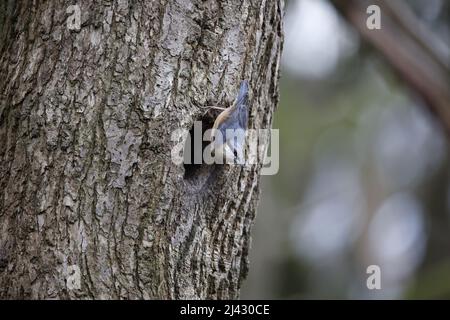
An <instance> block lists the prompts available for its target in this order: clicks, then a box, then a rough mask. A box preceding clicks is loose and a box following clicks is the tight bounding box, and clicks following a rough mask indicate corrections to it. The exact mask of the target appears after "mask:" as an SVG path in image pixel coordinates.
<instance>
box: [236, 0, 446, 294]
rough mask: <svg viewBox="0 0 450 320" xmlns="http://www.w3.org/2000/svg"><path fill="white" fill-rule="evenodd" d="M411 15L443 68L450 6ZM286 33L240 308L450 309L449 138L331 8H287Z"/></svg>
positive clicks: (308, 0)
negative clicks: (272, 159)
mask: <svg viewBox="0 0 450 320" xmlns="http://www.w3.org/2000/svg"><path fill="white" fill-rule="evenodd" d="M406 3H407V4H408V5H409V6H410V7H411V9H412V10H413V12H414V13H415V14H416V16H417V18H418V19H419V20H420V21H421V23H423V24H424V25H426V26H427V27H428V28H429V29H430V30H432V31H433V34H434V36H435V37H436V38H438V39H439V41H438V42H439V45H440V47H441V48H440V49H441V50H443V51H444V54H445V56H446V57H448V56H449V52H450V50H449V47H450V42H449V39H450V36H449V24H450V19H449V8H450V1H446V0H408V1H406ZM381 19H382V23H383V12H382V18H381ZM284 27H285V43H284V53H283V59H282V67H283V73H282V78H281V100H280V105H279V108H278V110H277V111H276V113H275V121H274V125H273V127H274V128H278V129H279V130H280V171H279V173H278V174H277V175H275V176H264V177H262V194H261V201H260V206H259V210H258V214H257V217H256V222H255V226H254V227H253V243H252V249H251V253H250V263H251V265H250V273H249V276H248V278H247V280H246V281H245V282H244V285H243V289H242V292H241V298H243V299H246V298H248V299H258V298H260V299H291V298H292V299H298V298H302V299H303V298H319V299H328V298H342V299H349V298H387V299H398V298H447V299H450V171H449V168H450V157H449V155H450V154H449V152H450V148H449V143H448V137H447V136H446V135H447V133H446V132H445V129H444V127H443V126H441V123H440V122H439V120H438V119H437V118H436V117H435V116H434V115H433V114H432V113H431V112H429V109H428V108H426V107H424V102H423V101H422V100H421V98H420V97H419V96H418V95H416V94H415V93H414V91H413V90H410V89H409V88H408V86H406V85H405V83H404V82H403V81H402V80H401V78H399V77H397V76H396V74H394V72H393V70H392V68H391V67H390V66H389V65H388V64H387V63H386V61H385V59H384V58H383V56H382V55H381V54H380V53H379V52H377V50H375V49H374V48H373V47H372V46H371V45H369V44H368V43H367V42H365V41H364V40H363V39H362V38H361V37H360V35H359V34H358V33H357V32H356V30H355V29H354V28H353V27H352V26H351V25H350V24H348V23H347V22H346V20H344V19H343V18H342V16H340V15H339V13H338V12H337V11H336V9H335V8H334V7H333V5H332V4H331V3H330V2H329V1H327V0H291V1H288V2H287V3H286V16H285V26H284ZM447 61H448V60H447ZM372 264H375V265H379V266H380V268H381V290H369V289H367V287H366V279H367V277H368V274H366V268H367V267H368V266H369V265H372Z"/></svg>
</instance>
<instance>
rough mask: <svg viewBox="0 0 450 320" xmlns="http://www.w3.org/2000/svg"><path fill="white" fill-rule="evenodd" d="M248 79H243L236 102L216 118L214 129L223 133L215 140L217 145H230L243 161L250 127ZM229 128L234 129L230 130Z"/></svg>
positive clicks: (231, 149) (232, 150)
mask: <svg viewBox="0 0 450 320" xmlns="http://www.w3.org/2000/svg"><path fill="white" fill-rule="evenodd" d="M247 101H248V81H247V80H243V81H242V82H241V86H240V88H239V93H238V96H237V98H236V102H235V103H234V104H233V105H232V106H230V107H229V108H227V109H225V110H224V111H222V112H221V113H220V114H219V116H218V117H217V118H216V121H215V122H214V125H213V130H214V129H217V130H219V131H220V133H221V135H222V139H221V141H215V145H216V147H228V148H230V151H231V152H233V153H234V152H236V153H237V155H238V158H239V159H238V160H239V161H242V160H243V159H242V156H243V148H244V141H245V131H246V130H247V127H248V108H247ZM227 130H233V131H228V132H227Z"/></svg>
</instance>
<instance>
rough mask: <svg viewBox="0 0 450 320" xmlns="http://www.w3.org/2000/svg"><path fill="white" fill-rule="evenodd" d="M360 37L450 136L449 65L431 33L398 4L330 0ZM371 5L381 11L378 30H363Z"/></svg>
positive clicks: (437, 41)
mask: <svg viewBox="0 0 450 320" xmlns="http://www.w3.org/2000/svg"><path fill="white" fill-rule="evenodd" d="M331 2H332V3H333V4H334V6H335V7H336V8H337V10H338V11H339V12H340V13H341V14H342V15H343V16H344V18H345V19H346V20H347V21H348V22H349V23H351V24H352V25H353V26H354V27H355V28H356V29H357V30H358V32H359V33H360V34H361V36H362V37H363V38H364V39H365V40H366V41H368V42H369V43H371V44H372V45H373V46H374V47H375V48H376V49H377V50H378V51H379V52H380V53H381V54H382V55H383V56H384V57H385V59H386V60H387V61H388V62H389V64H390V65H391V66H392V67H393V69H394V70H395V71H396V72H397V74H398V75H399V76H400V77H401V78H402V79H403V80H404V81H405V82H406V84H408V85H409V87H410V88H411V89H413V91H415V92H416V93H418V94H419V95H420V96H421V97H422V98H423V99H424V100H425V102H426V104H427V106H428V107H429V108H430V109H431V110H432V111H433V112H434V113H435V114H436V115H437V116H438V117H439V119H440V120H441V121H442V123H443V124H444V125H445V127H446V129H447V133H450V90H449V88H450V81H449V70H450V69H449V61H448V56H446V54H445V53H443V51H441V50H440V48H441V47H440V45H441V43H440V42H439V39H437V38H436V37H434V35H433V33H432V32H431V30H428V29H427V28H426V26H425V25H424V24H422V23H421V21H420V20H419V19H418V18H417V17H416V16H415V15H414V13H413V12H412V10H411V9H410V8H409V7H408V5H407V4H406V3H404V2H403V1H401V0H397V1H388V0H371V1H370V3H369V2H368V1H361V0H359V1H357V0H331ZM370 4H377V5H378V6H380V8H381V11H382V13H381V29H379V30H369V29H368V28H367V26H366V20H367V18H368V14H367V13H366V9H367V7H368V6H369V5H370Z"/></svg>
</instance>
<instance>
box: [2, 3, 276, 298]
mask: <svg viewBox="0 0 450 320" xmlns="http://www.w3.org/2000/svg"><path fill="white" fill-rule="evenodd" d="M70 5H78V6H79V8H80V12H81V26H80V28H79V29H73V28H68V26H67V20H68V18H70V16H71V14H72V13H71V12H70V11H69V12H68V11H67V8H68V7H69V6H70ZM282 15H283V3H282V2H280V1H279V0H207V1H203V0H170V1H167V0H166V1H164V0H161V1H147V0H145V1H144V0H142V1H140V0H134V1H133V0H128V1H127V0H117V1H87V0H86V1H84V0H83V1H82V0H79V1H61V0H52V1H28V0H17V1H11V0H9V1H2V2H1V4H0V72H1V78H0V94H1V100H0V161H1V163H0V298H2V299H11V298H18V299H22V298H23V299H188V298H190V299H203V298H208V299H227V298H228V299H229V298H231V299H234V298H238V297H239V288H240V286H241V283H242V280H243V279H244V278H245V276H246V274H247V271H248V265H249V262H248V251H249V246H250V229H251V225H252V223H253V220H254V218H255V210H256V205H257V199H258V195H259V187H258V183H259V173H260V169H261V165H252V166H249V167H241V166H229V165H222V166H220V165H212V166H207V165H201V166H199V168H197V167H195V168H191V167H185V166H183V164H181V165H177V164H175V163H174V162H173V161H172V159H171V150H172V148H173V146H174V144H175V142H174V141H172V140H171V134H172V132H173V131H174V130H176V129H187V130H190V129H191V127H192V125H193V122H194V121H196V120H202V121H204V123H205V124H207V123H209V124H210V123H211V121H213V120H214V118H213V117H211V119H208V118H207V117H208V116H205V109H202V108H201V107H203V106H207V105H211V104H216V103H228V102H231V101H232V100H233V98H234V97H235V95H236V92H237V89H238V86H239V83H240V81H241V80H242V79H244V78H246V79H249V82H250V96H249V110H250V111H249V128H253V129H259V128H270V127H271V124H272V115H273V112H274V110H275V108H276V105H277V103H278V78H279V62H280V52H281V48H282ZM223 94H225V95H224V97H225V98H224V99H223V101H218V99H219V97H220V96H221V95H223ZM207 114H209V113H207ZM188 169H189V171H190V172H185V171H186V170H188ZM194 169H195V170H194ZM72 266H77V267H78V268H79V272H80V279H81V280H80V281H81V286H80V287H77V288H73V287H69V286H68V278H69V277H70V276H71V275H72V274H71V272H72V271H73V269H71V268H72ZM71 270H72V271H71Z"/></svg>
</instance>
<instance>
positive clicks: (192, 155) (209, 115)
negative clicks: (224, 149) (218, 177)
mask: <svg viewBox="0 0 450 320" xmlns="http://www.w3.org/2000/svg"><path fill="white" fill-rule="evenodd" d="M216 116H217V114H216V113H215V112H214V110H208V111H207V112H206V113H205V114H204V115H203V116H202V117H201V118H200V119H199V120H197V121H200V122H201V136H200V135H199V132H200V130H198V129H197V130H198V132H195V125H196V124H195V122H194V124H193V125H192V128H191V129H190V130H189V137H190V138H188V139H186V143H185V145H184V149H183V157H184V179H185V180H187V181H189V182H190V183H191V184H195V185H203V184H204V182H206V180H207V178H208V177H209V175H210V174H211V173H212V171H213V170H214V168H215V167H217V165H214V164H212V165H211V164H206V163H204V161H203V151H204V150H205V148H206V147H207V146H208V145H209V144H210V141H203V136H204V134H205V131H206V130H208V129H211V128H212V127H213V125H214V120H215V118H216ZM197 126H198V123H197ZM195 134H197V135H199V136H195ZM196 155H197V156H196ZM199 162H200V163H199Z"/></svg>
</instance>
